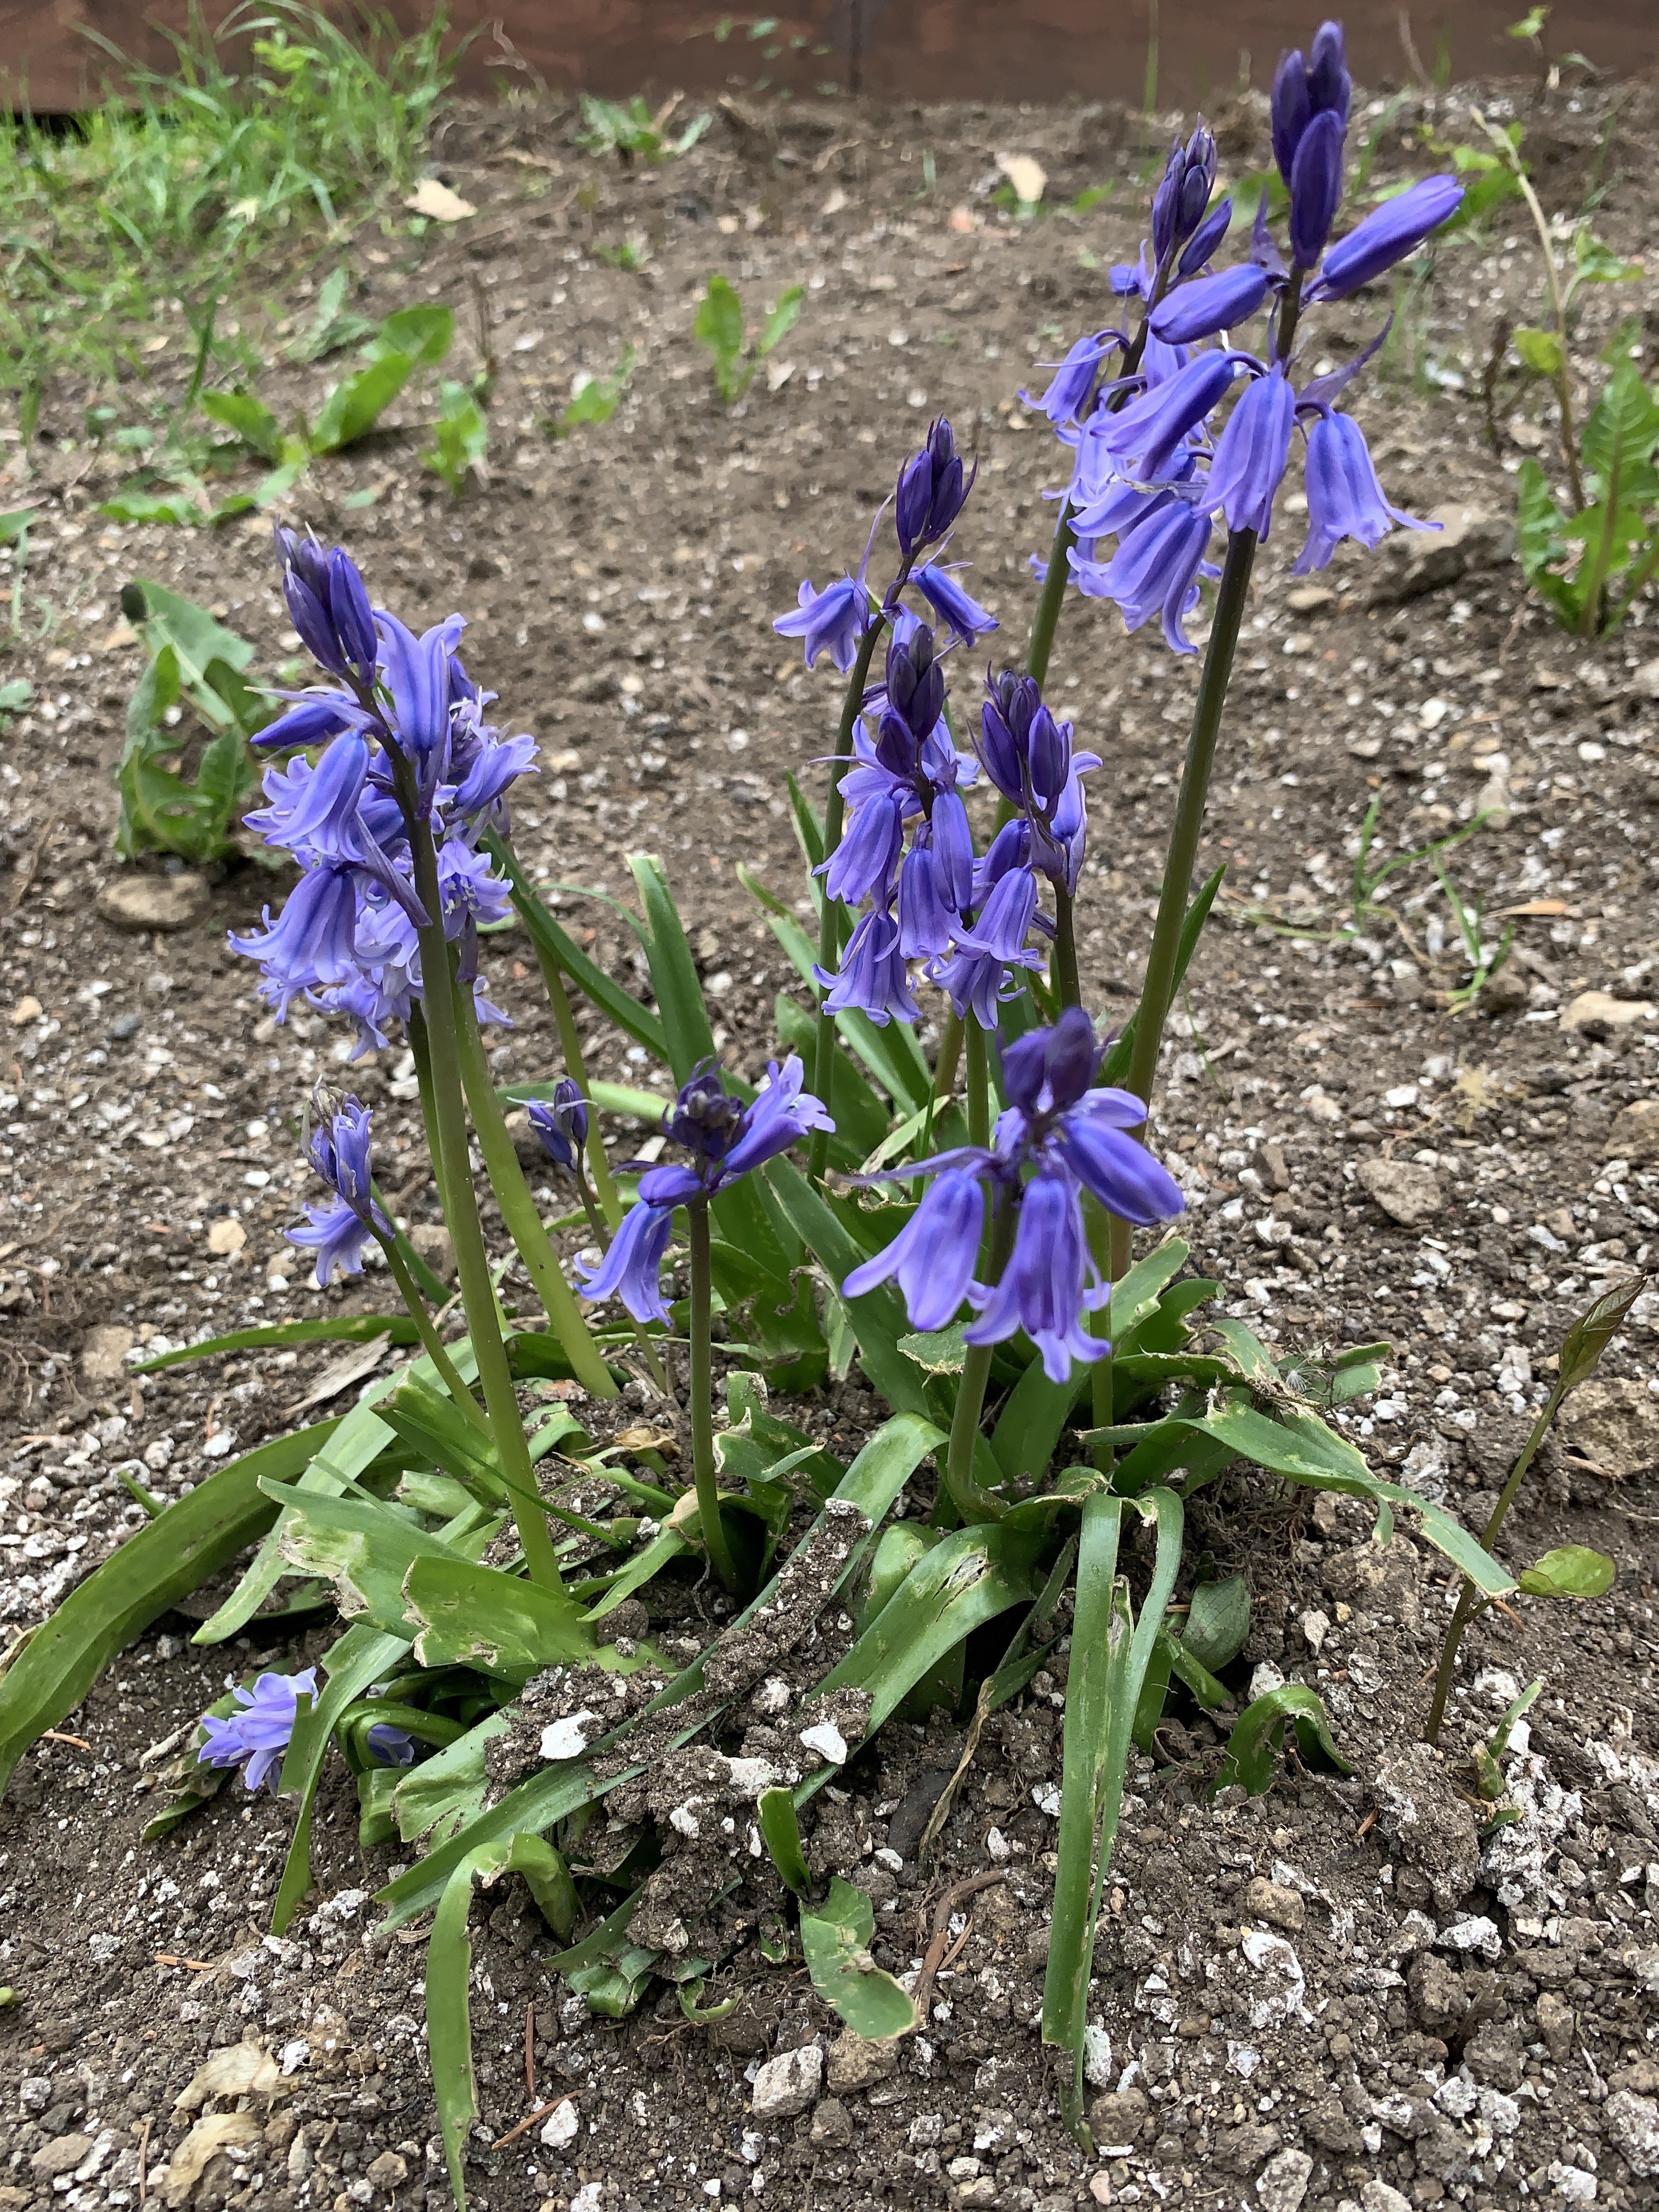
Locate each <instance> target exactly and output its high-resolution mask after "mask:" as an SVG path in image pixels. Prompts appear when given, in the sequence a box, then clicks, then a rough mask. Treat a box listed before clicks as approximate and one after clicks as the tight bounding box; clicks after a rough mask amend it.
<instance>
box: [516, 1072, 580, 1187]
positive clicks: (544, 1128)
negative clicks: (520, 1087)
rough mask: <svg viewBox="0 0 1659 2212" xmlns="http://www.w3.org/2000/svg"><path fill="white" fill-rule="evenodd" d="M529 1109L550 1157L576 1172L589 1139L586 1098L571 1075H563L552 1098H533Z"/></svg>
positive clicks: (567, 1169) (556, 1163)
mask: <svg viewBox="0 0 1659 2212" xmlns="http://www.w3.org/2000/svg"><path fill="white" fill-rule="evenodd" d="M526 1112H527V1113H528V1114H529V1116H530V1126H531V1127H532V1129H534V1131H535V1132H536V1134H537V1135H538V1137H539V1138H540V1139H541V1140H542V1149H543V1151H544V1152H545V1153H546V1154H547V1157H548V1158H549V1159H550V1160H551V1161H553V1162H554V1164H555V1165H556V1166H558V1167H562V1168H563V1169H564V1170H565V1171H566V1173H567V1174H570V1173H574V1170H575V1166H576V1161H577V1157H578V1155H579V1154H580V1152H581V1149H582V1147H583V1146H584V1145H585V1144H586V1142H587V1101H586V1099H585V1098H584V1097H582V1094H581V1092H580V1091H578V1090H577V1088H576V1086H575V1085H574V1083H573V1082H572V1081H571V1080H570V1078H569V1077H568V1075H562V1076H561V1077H560V1078H559V1080H558V1081H557V1083H556V1084H555V1085H554V1086H553V1096H552V1097H551V1099H550V1100H549V1099H543V1098H532V1100H531V1101H530V1102H529V1104H528V1106H527V1108H526Z"/></svg>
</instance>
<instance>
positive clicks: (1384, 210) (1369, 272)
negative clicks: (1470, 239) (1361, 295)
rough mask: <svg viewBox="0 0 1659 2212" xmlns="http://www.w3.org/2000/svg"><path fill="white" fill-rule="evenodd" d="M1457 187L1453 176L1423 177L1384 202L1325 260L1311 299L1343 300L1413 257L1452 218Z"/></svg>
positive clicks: (1460, 193)
mask: <svg viewBox="0 0 1659 2212" xmlns="http://www.w3.org/2000/svg"><path fill="white" fill-rule="evenodd" d="M1462 198H1463V187H1462V185H1460V184H1459V183H1458V181H1457V179H1456V178H1455V177H1425V178H1423V179H1421V181H1420V182H1419V183H1418V184H1415V185H1412V186H1411V187H1410V188H1409V189H1408V190H1407V191H1403V192H1401V193H1400V194H1399V195H1398V196H1397V197H1395V198H1394V199H1391V200H1384V201H1383V204H1382V206H1381V207H1380V208H1374V209H1373V210H1372V211H1371V212H1370V215H1368V216H1366V217H1365V220H1364V222H1361V223H1358V224H1356V226H1355V227H1354V228H1353V229H1352V230H1351V231H1350V232H1349V233H1348V234H1347V236H1346V238H1340V239H1338V240H1337V242H1336V244H1335V245H1334V246H1332V248H1331V250H1330V252H1328V254H1327V255H1326V256H1325V266H1324V268H1323V269H1322V271H1321V272H1320V278H1319V287H1318V290H1317V293H1316V295H1315V296H1316V297H1317V298H1319V299H1322V300H1346V298H1347V296H1348V295H1349V294H1350V293H1351V292H1357V291H1358V289H1359V288H1360V286H1361V285H1362V284H1369V283H1370V282H1371V280H1372V278H1373V277H1375V276H1382V274H1383V271H1384V270H1387V269H1392V268H1393V267H1394V265H1395V262H1396V261H1403V260H1404V259H1405V258H1406V256H1407V254H1408V253H1413V252H1416V250H1417V248H1418V247H1419V246H1420V245H1421V244H1422V243H1423V240H1425V238H1426V237H1427V236H1428V234H1429V233H1430V232H1431V230H1437V229H1438V228H1440V226H1441V224H1442V223H1443V222H1448V221H1449V219H1450V218H1451V216H1454V215H1455V214H1456V212H1457V210H1458V208H1459V207H1460V206H1461V205H1462Z"/></svg>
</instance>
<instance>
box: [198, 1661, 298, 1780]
mask: <svg viewBox="0 0 1659 2212" xmlns="http://www.w3.org/2000/svg"><path fill="white" fill-rule="evenodd" d="M232 1694H233V1695H234V1698H235V1700H236V1703H237V1704H238V1705H239V1706H240V1708H241V1711H240V1712H235V1713H233V1714H232V1715H231V1716H230V1717H229V1719H228V1720H221V1719H220V1718H219V1717H218V1716H217V1715H216V1714H214V1713H204V1715H203V1716H202V1723H201V1726H202V1733H203V1735H205V1736H206V1738H207V1741H206V1742H205V1743H204V1744H203V1745H202V1746H201V1747H199V1748H198V1750H197V1753H196V1763H197V1765H198V1766H240V1768H241V1770H242V1781H243V1784H244V1785H245V1786H246V1788H247V1789H249V1790H257V1789H258V1787H259V1785H260V1784H261V1783H263V1782H264V1781H265V1779H266V1778H269V1779H270V1790H271V1795H272V1796H276V1770H277V1768H278V1767H280V1765H282V1760H283V1753H284V1752H285V1751H286V1750H287V1749H288V1747H289V1740H290V1738H291V1737H292V1736H293V1734H294V1724H295V1720H296V1719H297V1718H298V1717H299V1700H300V1698H301V1695H304V1696H306V1697H308V1698H309V1699H311V1700H312V1702H313V1705H314V1704H315V1702H316V1699H317V1669H316V1668H314V1667H307V1668H304V1669H303V1671H302V1672H301V1673H300V1674H261V1675H260V1676H259V1677H258V1680H256V1681H255V1683H254V1685H253V1687H252V1689H251V1690H247V1689H241V1688H238V1689H237V1690H235V1691H234V1692H233V1693H232Z"/></svg>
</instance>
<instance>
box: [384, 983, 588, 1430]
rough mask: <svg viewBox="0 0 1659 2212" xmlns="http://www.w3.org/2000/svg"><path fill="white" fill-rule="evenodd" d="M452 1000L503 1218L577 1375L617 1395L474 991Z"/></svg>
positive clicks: (460, 991)
mask: <svg viewBox="0 0 1659 2212" xmlns="http://www.w3.org/2000/svg"><path fill="white" fill-rule="evenodd" d="M452 1004H453V1007H454V1012H455V1037H456V1048H457V1051H458V1053H459V1062H460V1072H461V1081H462V1083H463V1084H464V1085H465V1090H466V1101H467V1104H468V1105H469V1106H470V1107H471V1109H472V1126H473V1127H474V1128H475V1129H476V1130H477V1133H478V1149H479V1151H480V1152H483V1161H484V1172H485V1174H486V1175H487V1176H489V1187H490V1189H491V1190H492V1191H493V1192H494V1194H495V1203H496V1204H497V1206H500V1207H501V1219H502V1220H503V1221H504V1222H505V1223H506V1224H507V1233H508V1235H509V1236H510V1237H512V1239H513V1243H514V1245H515V1246H516V1247H517V1249H518V1254H519V1257H520V1259H521V1260H522V1261H524V1264H525V1266H526V1269H527V1270H528V1271H529V1274H530V1279H531V1281H532V1283H533V1284H534V1285H535V1286H536V1295H537V1297H539V1298H540V1300H541V1302H542V1304H543V1305H544V1307H545V1308H546V1310H547V1317H548V1320H549V1321H550V1322H551V1323H552V1326H553V1334H555V1335H556V1337H557V1338H558V1340H559V1343H560V1346H561V1348H562V1351H563V1352H564V1355H565V1357H566V1358H567V1359H568V1360H569V1362H570V1365H571V1370H572V1371H573V1373H574V1376H575V1377H576V1380H577V1381H578V1382H579V1383H580V1384H581V1386H582V1388H583V1389H585V1390H588V1391H591V1392H592V1395H593V1396H594V1397H596V1398H614V1397H615V1396H616V1395H617V1386H616V1383H614V1382H613V1381H612V1380H611V1370H610V1369H609V1368H608V1367H607V1366H606V1365H605V1362H604V1360H603V1359H602V1358H600V1357H599V1346H597V1345H596V1344H595V1343H594V1341H593V1340H592V1337H591V1336H590V1335H589V1334H588V1332H587V1323H586V1321H585V1320H584V1319H583V1317H582V1312H581V1309H580V1306H579V1305H578V1304H576V1294H575V1292H574V1291H573V1290H572V1289H571V1287H570V1285H569V1284H568V1282H566V1280H565V1279H564V1270H563V1268H562V1267H560V1265H559V1255H558V1254H557V1253H556V1252H555V1250H554V1249H553V1247H552V1244H551V1243H550V1241H549V1239H548V1234H547V1231H546V1230H545V1229H544V1227H543V1225H542V1217H541V1215H540V1213H539V1212H538V1210H537V1206H536V1201H535V1200H534V1199H533V1198H532V1196H531V1194H530V1189H529V1186H528V1185H527V1184H526V1182H525V1179H524V1170H523V1169H522V1168H520V1165H519V1156H518V1153H517V1152H515V1151H514V1150H513V1139H512V1137H511V1136H510V1135H509V1134H508V1132H507V1121H506V1119H505V1117H504V1116H503V1115H502V1113H501V1100H500V1099H499V1098H498V1097H496V1095H495V1079H494V1078H493V1077H492V1075H491V1074H490V1073H489V1061H488V1060H487V1059H486V1058H485V1057H484V1048H483V1037H482V1036H480V1035H479V1034H478V1015H477V1007H476V1006H474V1004H473V1000H472V993H471V990H470V989H469V988H466V987H457V988H456V989H455V991H454V992H453V994H452ZM428 1018H429V1017H428Z"/></svg>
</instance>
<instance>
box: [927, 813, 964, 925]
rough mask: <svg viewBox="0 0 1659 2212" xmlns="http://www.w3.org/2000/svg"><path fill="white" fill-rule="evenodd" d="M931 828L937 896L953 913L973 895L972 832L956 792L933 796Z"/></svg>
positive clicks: (961, 908) (959, 909)
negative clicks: (935, 859)
mask: <svg viewBox="0 0 1659 2212" xmlns="http://www.w3.org/2000/svg"><path fill="white" fill-rule="evenodd" d="M933 851H934V854H935V855H936V856H937V860H938V865H939V896H940V897H941V898H942V899H943V900H944V902H945V904H946V906H948V907H949V908H951V911H952V912H953V913H955V914H960V913H961V912H962V911H963V908H965V907H967V906H968V905H969V904H970V903H971V902H972V899H973V896H974V833H973V831H972V829H969V826H968V809H967V808H966V807H965V806H964V805H963V803H962V800H961V798H960V797H959V796H958V794H957V793H956V792H954V791H942V792H940V793H939V794H938V796H937V797H936V798H935V799H934V801H933Z"/></svg>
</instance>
